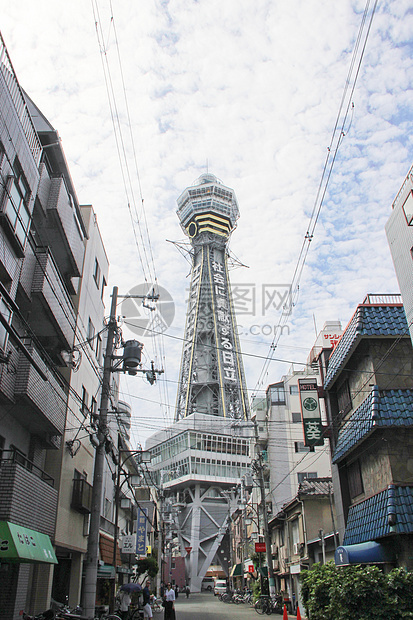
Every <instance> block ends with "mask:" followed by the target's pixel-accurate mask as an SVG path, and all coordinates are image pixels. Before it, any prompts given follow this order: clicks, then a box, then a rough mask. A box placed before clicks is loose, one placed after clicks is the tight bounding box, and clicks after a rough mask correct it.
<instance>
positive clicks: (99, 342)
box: [96, 334, 102, 363]
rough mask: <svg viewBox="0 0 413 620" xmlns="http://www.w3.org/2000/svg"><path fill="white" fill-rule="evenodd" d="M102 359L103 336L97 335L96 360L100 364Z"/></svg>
mask: <svg viewBox="0 0 413 620" xmlns="http://www.w3.org/2000/svg"><path fill="white" fill-rule="evenodd" d="M101 358H102V336H101V335H100V334H97V336H96V359H97V361H98V362H99V363H100V360H101Z"/></svg>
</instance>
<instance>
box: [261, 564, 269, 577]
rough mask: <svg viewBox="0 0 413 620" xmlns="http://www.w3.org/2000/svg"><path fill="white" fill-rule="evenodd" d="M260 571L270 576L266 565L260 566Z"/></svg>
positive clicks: (263, 574)
mask: <svg viewBox="0 0 413 620" xmlns="http://www.w3.org/2000/svg"><path fill="white" fill-rule="evenodd" d="M259 572H260V573H261V575H262V576H263V577H268V568H267V567H266V566H260V567H259Z"/></svg>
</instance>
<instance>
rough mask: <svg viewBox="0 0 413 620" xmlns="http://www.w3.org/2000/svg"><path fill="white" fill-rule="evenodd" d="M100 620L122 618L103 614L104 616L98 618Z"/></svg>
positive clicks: (119, 619) (118, 619)
mask: <svg viewBox="0 0 413 620" xmlns="http://www.w3.org/2000/svg"><path fill="white" fill-rule="evenodd" d="M100 620H122V618H120V616H117V615H116V614H108V615H106V614H105V615H104V616H101V617H100Z"/></svg>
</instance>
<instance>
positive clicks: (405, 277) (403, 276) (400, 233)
mask: <svg viewBox="0 0 413 620" xmlns="http://www.w3.org/2000/svg"><path fill="white" fill-rule="evenodd" d="M385 228H386V235H387V241H388V243H389V247H390V252H391V255H392V259H393V264H394V269H395V271H396V276H397V280H398V282H399V287H400V292H401V294H402V298H403V305H404V310H405V312H406V317H407V323H408V325H409V330H410V337H411V339H412V341H413V260H412V248H413V168H410V170H409V172H408V174H407V176H406V178H405V179H404V181H403V184H402V186H401V188H400V190H399V192H398V194H397V196H396V198H395V199H394V201H393V204H392V213H391V215H390V217H389V219H388V221H387V223H386V227H385Z"/></svg>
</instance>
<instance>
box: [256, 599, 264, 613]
mask: <svg viewBox="0 0 413 620" xmlns="http://www.w3.org/2000/svg"><path fill="white" fill-rule="evenodd" d="M254 609H255V611H256V612H257V614H261V615H262V614H264V613H265V609H266V606H265V599H263V598H259V599H258V601H256V602H255V604H254Z"/></svg>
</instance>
